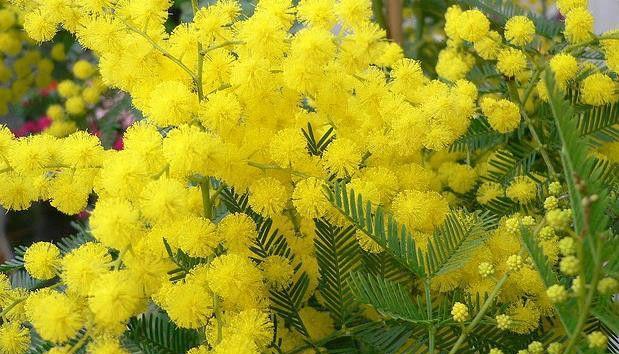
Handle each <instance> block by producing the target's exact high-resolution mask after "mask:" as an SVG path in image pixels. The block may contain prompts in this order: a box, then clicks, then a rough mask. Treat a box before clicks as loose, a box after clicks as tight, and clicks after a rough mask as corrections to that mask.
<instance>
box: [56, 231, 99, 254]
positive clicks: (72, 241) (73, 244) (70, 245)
mask: <svg viewBox="0 0 619 354" xmlns="http://www.w3.org/2000/svg"><path fill="white" fill-rule="evenodd" d="M92 240H94V239H93V237H92V236H91V235H90V234H88V233H84V232H80V233H78V234H76V235H71V236H67V237H63V238H62V239H60V241H58V242H57V243H56V246H58V248H59V249H60V251H61V252H62V253H63V254H67V253H69V252H71V251H73V250H74V249H76V248H78V247H79V246H81V245H83V244H85V243H86V242H90V241H92Z"/></svg>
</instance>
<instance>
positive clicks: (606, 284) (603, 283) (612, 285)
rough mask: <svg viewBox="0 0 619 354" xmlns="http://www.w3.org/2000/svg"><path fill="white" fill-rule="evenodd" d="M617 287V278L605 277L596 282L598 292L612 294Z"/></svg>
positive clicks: (618, 286) (618, 284)
mask: <svg viewBox="0 0 619 354" xmlns="http://www.w3.org/2000/svg"><path fill="white" fill-rule="evenodd" d="M618 288H619V281H617V279H614V278H611V277H606V278H604V279H602V280H600V281H599V282H598V285H597V289H598V291H599V292H600V294H613V293H615V292H616V291H617V289H618Z"/></svg>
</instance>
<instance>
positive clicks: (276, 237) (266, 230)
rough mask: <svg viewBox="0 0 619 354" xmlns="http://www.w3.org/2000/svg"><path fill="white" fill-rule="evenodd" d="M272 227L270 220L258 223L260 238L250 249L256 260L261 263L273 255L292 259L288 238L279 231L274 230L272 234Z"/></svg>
mask: <svg viewBox="0 0 619 354" xmlns="http://www.w3.org/2000/svg"><path fill="white" fill-rule="evenodd" d="M272 225H273V221H271V220H270V219H266V220H264V219H260V220H259V222H258V223H257V225H256V228H257V230H258V236H257V237H256V239H255V240H254V244H253V245H252V246H251V248H250V249H251V251H252V252H253V253H254V254H255V255H256V257H254V258H255V259H256V260H257V261H259V262H260V261H263V260H264V259H265V258H267V257H268V256H273V255H277V256H282V257H285V258H288V259H292V258H293V255H292V250H291V249H290V247H289V246H288V242H287V241H286V238H285V237H284V235H283V234H280V233H279V231H278V230H273V231H272V232H271V226H272Z"/></svg>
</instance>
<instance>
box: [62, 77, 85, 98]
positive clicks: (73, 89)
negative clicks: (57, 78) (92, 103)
mask: <svg viewBox="0 0 619 354" xmlns="http://www.w3.org/2000/svg"><path fill="white" fill-rule="evenodd" d="M58 94H59V95H60V97H64V98H69V97H73V96H77V95H79V94H80V86H79V85H78V84H76V83H75V82H74V81H71V80H63V81H61V82H60V83H59V84H58Z"/></svg>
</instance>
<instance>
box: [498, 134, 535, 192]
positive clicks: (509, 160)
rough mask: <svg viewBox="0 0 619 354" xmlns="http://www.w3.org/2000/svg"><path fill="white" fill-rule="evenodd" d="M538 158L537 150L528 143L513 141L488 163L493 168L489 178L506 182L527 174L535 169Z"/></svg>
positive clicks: (502, 182)
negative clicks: (534, 165)
mask: <svg viewBox="0 0 619 354" xmlns="http://www.w3.org/2000/svg"><path fill="white" fill-rule="evenodd" d="M536 160H537V150H535V149H534V148H533V147H532V146H530V145H528V144H526V143H516V142H511V143H510V144H509V145H508V146H506V147H505V148H503V149H501V150H499V151H497V152H496V153H495V154H494V155H493V156H492V158H491V159H490V161H488V163H489V164H490V166H492V170H491V171H490V173H489V176H488V177H487V178H488V179H489V180H491V181H494V182H498V183H501V184H506V183H508V182H509V181H511V180H512V179H513V178H514V177H515V176H518V175H526V174H528V173H529V172H531V170H532V169H533V164H534V163H535V161H536Z"/></svg>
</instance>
